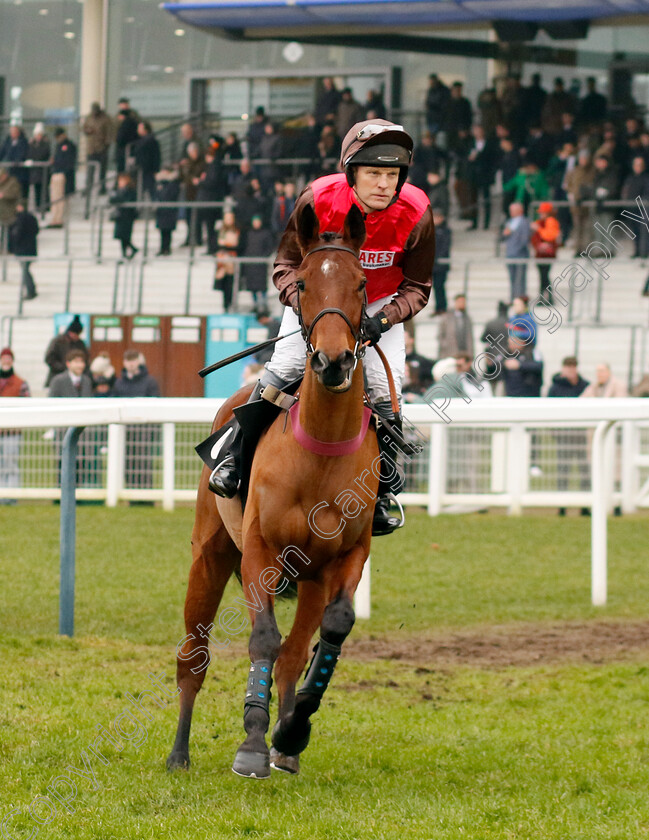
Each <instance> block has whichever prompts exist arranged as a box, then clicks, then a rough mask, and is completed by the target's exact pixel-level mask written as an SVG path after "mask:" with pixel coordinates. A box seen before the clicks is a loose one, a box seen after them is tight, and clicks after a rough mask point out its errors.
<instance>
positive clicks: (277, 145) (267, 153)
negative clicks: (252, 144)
mask: <svg viewBox="0 0 649 840" xmlns="http://www.w3.org/2000/svg"><path fill="white" fill-rule="evenodd" d="M281 156H282V138H281V136H280V135H279V134H278V133H277V132H276V131H275V126H274V125H273V124H272V122H270V120H269V121H268V122H267V123H265V125H264V133H263V135H262V137H261V140H260V141H259V157H260V158H261V159H262V160H266V161H270V163H264V164H260V165H259V166H258V167H257V171H258V177H259V182H260V183H261V186H262V189H263V190H264V192H266V191H267V190H270V187H271V184H273V182H274V181H275V180H276V179H277V178H278V176H279V169H278V166H277V164H276V163H275V161H276V160H277V159H278V158H280V157H281Z"/></svg>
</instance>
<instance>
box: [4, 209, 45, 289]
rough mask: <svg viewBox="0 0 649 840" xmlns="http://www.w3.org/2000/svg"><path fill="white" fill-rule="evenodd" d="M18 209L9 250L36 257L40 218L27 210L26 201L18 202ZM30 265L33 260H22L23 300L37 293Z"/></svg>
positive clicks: (17, 254)
mask: <svg viewBox="0 0 649 840" xmlns="http://www.w3.org/2000/svg"><path fill="white" fill-rule="evenodd" d="M16 210H17V211H18V212H17V214H16V218H15V219H14V221H13V224H12V225H11V227H10V228H9V251H10V252H11V253H12V254H13V255H14V256H16V257H35V256H36V255H37V253H38V250H37V244H36V238H37V236H38V220H37V218H36V216H34V214H33V213H30V212H29V211H28V210H27V208H26V207H25V202H24V201H20V202H18V205H17V207H16ZM30 265H31V260H24V261H22V262H21V267H22V275H23V276H22V293H21V294H22V297H23V300H33V299H34V298H35V297H36V295H37V292H36V285H35V283H34V278H33V277H32V273H31V271H30V270H29V267H30Z"/></svg>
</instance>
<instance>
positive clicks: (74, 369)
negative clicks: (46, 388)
mask: <svg viewBox="0 0 649 840" xmlns="http://www.w3.org/2000/svg"><path fill="white" fill-rule="evenodd" d="M85 370H86V358H85V355H84V353H83V350H69V351H68V353H67V355H66V357H65V370H63V371H62V372H61V373H57V374H56V376H54V377H53V378H52V381H51V382H50V392H49V396H50V397H77V398H78V397H91V396H92V379H91V378H90V376H88V374H87V373H85Z"/></svg>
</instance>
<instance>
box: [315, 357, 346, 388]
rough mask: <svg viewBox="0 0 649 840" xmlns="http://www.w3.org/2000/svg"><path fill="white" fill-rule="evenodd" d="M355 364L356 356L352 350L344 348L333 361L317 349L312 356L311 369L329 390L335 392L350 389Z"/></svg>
mask: <svg viewBox="0 0 649 840" xmlns="http://www.w3.org/2000/svg"><path fill="white" fill-rule="evenodd" d="M354 366H355V357H354V354H353V353H352V351H351V350H344V351H343V352H342V353H341V354H340V356H338V358H337V359H336V360H335V361H333V362H332V361H331V359H330V358H329V357H328V356H327V355H326V354H325V353H323V352H322V351H321V350H315V351H314V352H313V355H312V356H311V370H312V371H313V372H314V373H315V375H316V376H317V377H318V379H319V380H320V382H321V383H322V384H323V385H324V386H325V388H327V390H329V391H334V392H335V393H342V392H343V391H347V390H349V388H350V387H351V384H352V377H351V372H353V370H354Z"/></svg>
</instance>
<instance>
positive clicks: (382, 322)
mask: <svg viewBox="0 0 649 840" xmlns="http://www.w3.org/2000/svg"><path fill="white" fill-rule="evenodd" d="M391 326H392V324H391V323H390V322H389V321H388V319H387V318H386V317H385V313H384V312H377V313H376V315H372V317H371V318H366V319H365V320H364V321H363V337H364V338H365V340H366V341H369V343H370V347H374V345H375V344H378V343H379V340H380V338H381V336H382V335H383V333H384V332H387V331H388V330H389V329H390V327H391Z"/></svg>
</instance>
